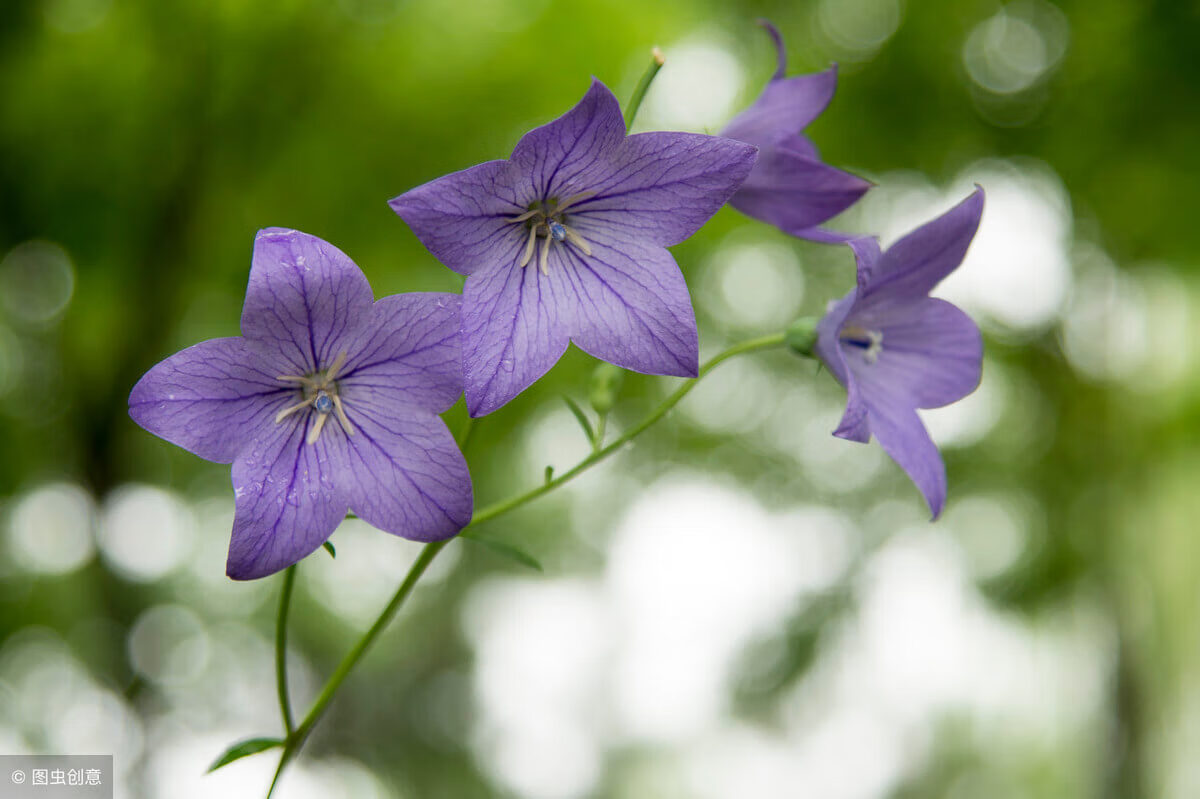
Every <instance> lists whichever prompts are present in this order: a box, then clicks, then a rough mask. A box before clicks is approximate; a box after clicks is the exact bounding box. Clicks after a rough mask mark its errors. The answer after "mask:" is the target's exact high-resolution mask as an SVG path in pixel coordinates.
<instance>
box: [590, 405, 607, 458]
mask: <svg viewBox="0 0 1200 799" xmlns="http://www.w3.org/2000/svg"><path fill="white" fill-rule="evenodd" d="M607 428H608V414H607V413H602V414H600V418H599V419H597V420H596V440H595V441H594V442H593V444H592V451H593V452H596V451H598V450H599V449H600V448H601V447H603V446H604V434H605V433H606V432H608V430H607Z"/></svg>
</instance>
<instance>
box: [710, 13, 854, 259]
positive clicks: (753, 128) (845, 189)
mask: <svg viewBox="0 0 1200 799" xmlns="http://www.w3.org/2000/svg"><path fill="white" fill-rule="evenodd" d="M761 24H762V25H763V27H765V28H766V29H767V31H768V32H769V33H770V34H771V38H772V39H774V41H775V49H776V52H777V53H778V57H779V67H778V68H777V69H776V70H775V74H774V75H773V76H772V77H771V79H770V80H769V81H767V85H766V87H765V88H764V89H763V91H762V94H760V95H759V97H758V99H757V100H755V101H754V104H753V105H751V106H750V107H749V108H747V109H746V110H745V111H743V112H742V113H740V114H738V115H737V116H736V117H734V118H733V119H732V120H731V121H730V123H729V124H728V125H726V126H725V129H724V130H723V131H721V135H722V136H728V137H729V138H731V139H737V140H738V141H744V142H748V143H750V144H753V145H755V146H756V147H758V162H757V163H756V164H755V165H754V169H753V170H752V171H751V172H750V177H749V178H747V179H746V182H745V183H743V184H742V187H741V188H740V189H738V190H737V193H735V194H734V195H733V197H732V198H731V199H730V200H729V204H730V205H732V206H733V207H734V208H736V209H738V210H739V211H741V212H742V213H744V214H746V215H747V216H752V217H754V218H755V219H761V220H762V221H763V222H766V223H768V224H771V225H774V226H775V227H777V228H779V229H780V230H782V231H783V232H784V233H789V234H791V235H793V236H798V237H800V238H803V239H809V240H810V241H820V242H825V243H835V242H843V241H846V240H847V239H849V238H851V236H847V235H845V234H843V233H835V232H833V231H830V230H824V229H822V228H820V227H818V225H820V224H821V223H822V222H824V221H826V220H827V219H830V218H831V217H834V216H836V215H837V214H840V213H841V212H842V211H844V210H846V209H847V208H849V207H850V206H851V205H853V204H854V203H855V202H857V200H858V198H859V197H862V196H863V194H865V193H866V191H867V189H869V188H871V184H870V183H869V182H868V181H865V180H863V179H862V178H860V177H857V176H855V175H851V174H850V173H848V172H843V171H842V170H840V169H834V168H833V167H831V166H828V165H826V164H824V163H822V162H821V158H820V156H819V155H818V154H817V148H816V147H815V146H814V145H813V143H812V142H811V141H809V140H808V138H807V137H806V136H804V135H803V134H802V133H801V132H800V131H802V130H803V129H804V128H806V127H808V125H809V124H810V123H811V122H812V121H813V120H814V119H816V118H817V117H818V116H820V114H821V112H822V111H824V110H825V107H826V106H828V105H829V101H830V100H832V99H833V92H834V90H835V89H836V88H837V67H830V68H829V69H827V70H825V71H824V72H818V73H816V74H813V75H799V76H797V77H794V78H785V77H784V74H785V72H786V71H787V53H786V52H785V51H784V47H783V37H782V36H781V35H780V33H779V31H778V30H776V28H775V26H774V25H772V24H771V23H769V22H767V21H766V20H762V22H761Z"/></svg>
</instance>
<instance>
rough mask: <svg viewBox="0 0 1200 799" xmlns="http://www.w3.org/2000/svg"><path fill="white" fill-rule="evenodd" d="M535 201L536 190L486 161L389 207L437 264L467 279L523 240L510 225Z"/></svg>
mask: <svg viewBox="0 0 1200 799" xmlns="http://www.w3.org/2000/svg"><path fill="white" fill-rule="evenodd" d="M533 199H535V197H534V191H533V188H532V184H531V183H530V182H529V181H528V179H525V180H521V178H520V177H519V172H518V170H516V169H515V168H514V167H513V166H512V165H511V164H509V162H507V161H488V162H487V163H484V164H479V165H478V166H473V167H471V168H470V169H464V170H463V171H461V172H455V173H453V174H450V175H446V176H444V177H440V178H438V179H437V180H433V181H430V182H429V183H426V184H424V185H422V186H418V187H416V188H415V189H412V190H410V191H407V192H405V193H404V194H401V195H400V196H399V197H396V198H394V199H392V200H391V201H389V202H388V205H390V206H391V208H392V210H393V211H395V212H396V213H397V214H399V215H400V218H401V219H403V220H404V221H405V222H406V223H408V226H409V227H410V228H412V230H413V232H414V233H415V234H416V235H417V238H418V239H420V240H421V243H422V244H424V245H425V246H426V248H428V250H429V251H430V252H431V253H433V256H434V257H435V258H437V259H438V260H439V261H441V262H442V263H444V264H445V265H446V266H448V267H450V268H451V269H453V270H454V271H455V272H458V273H460V274H464V275H469V274H472V273H473V272H475V271H478V270H480V269H486V268H487V267H488V266H490V265H492V264H494V263H495V260H496V253H497V250H498V249H502V247H501V244H502V243H507V242H510V241H513V240H516V239H522V238H523V233H524V232H525V228H524V226H522V225H514V224H513V223H512V222H510V221H509V220H510V219H511V218H512V217H513V216H518V215H520V214H522V213H524V211H525V207H526V205H527V204H528V203H529V202H531V201H532V200H533ZM538 199H540V198H538ZM522 243H523V242H522Z"/></svg>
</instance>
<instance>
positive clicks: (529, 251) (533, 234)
mask: <svg viewBox="0 0 1200 799" xmlns="http://www.w3.org/2000/svg"><path fill="white" fill-rule="evenodd" d="M536 242H537V225H530V226H529V238H528V239H527V240H526V241H525V254H524V255H522V256H521V263H520V266H521V267H522V268H524V267H525V266H526V265H528V264H529V261H530V259H531V258H533V245H534V244H535V243H536Z"/></svg>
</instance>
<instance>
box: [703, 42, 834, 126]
mask: <svg viewBox="0 0 1200 799" xmlns="http://www.w3.org/2000/svg"><path fill="white" fill-rule="evenodd" d="M780 44H781V45H782V42H781V43H780ZM836 89H837V67H836V66H832V67H830V68H829V69H826V70H825V71H823V72H816V73H813V74H811V75H797V76H796V77H794V78H772V79H771V80H769V81H767V85H766V86H765V87H764V88H763V91H762V94H760V95H759V96H758V99H757V100H755V101H754V104H753V105H751V106H750V107H749V108H747V109H746V110H745V111H743V112H742V113H740V114H738V115H737V116H735V117H734V118H733V119H731V120H730V121H729V124H728V125H726V126H725V129H724V130H722V131H721V135H722V136H728V137H729V138H731V139H737V140H738V141H744V142H747V143H749V144H753V145H755V146H757V147H770V146H772V145H775V144H778V143H779V142H781V141H783V140H785V139H786V138H787V137H789V136H791V135H793V134H796V133H799V132H800V131H802V130H804V128H806V127H808V125H809V124H810V123H811V122H812V121H813V120H814V119H816V118H817V117H818V116H820V115H821V112H822V111H824V110H825V108H826V107H827V106H828V105H829V102H830V101H831V100H832V99H833V93H834V91H836Z"/></svg>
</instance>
